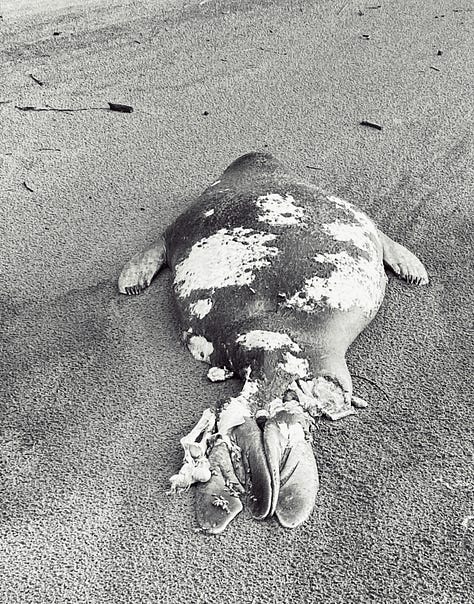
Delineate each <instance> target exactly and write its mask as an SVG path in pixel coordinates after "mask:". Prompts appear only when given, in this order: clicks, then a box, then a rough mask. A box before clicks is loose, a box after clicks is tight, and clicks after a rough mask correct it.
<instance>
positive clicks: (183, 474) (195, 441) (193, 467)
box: [168, 408, 216, 493]
mask: <svg viewBox="0 0 474 604" xmlns="http://www.w3.org/2000/svg"><path fill="white" fill-rule="evenodd" d="M215 426H216V414H215V411H214V410H213V409H211V408H208V409H206V410H205V411H204V413H203V414H202V416H201V419H200V420H199V421H198V423H197V424H196V426H195V427H194V428H193V429H192V430H191V432H189V434H187V435H186V436H183V438H182V439H181V441H180V442H181V445H182V447H183V449H184V463H183V465H182V467H181V469H180V471H179V472H178V474H174V476H172V477H171V478H170V482H171V488H170V490H169V491H168V492H169V493H176V492H178V491H181V490H186V489H189V487H190V486H191V485H192V484H194V483H195V482H207V481H208V480H209V479H210V478H211V468H210V464H209V460H208V459H207V457H206V451H207V446H208V443H209V440H210V438H211V437H212V435H213V433H214V430H215Z"/></svg>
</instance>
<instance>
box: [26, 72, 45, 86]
mask: <svg viewBox="0 0 474 604" xmlns="http://www.w3.org/2000/svg"><path fill="white" fill-rule="evenodd" d="M28 75H29V76H30V78H31V79H32V80H33V82H36V83H37V84H38V86H44V82H42V81H41V80H38V78H35V76H34V75H33V74H32V73H29V74H28Z"/></svg>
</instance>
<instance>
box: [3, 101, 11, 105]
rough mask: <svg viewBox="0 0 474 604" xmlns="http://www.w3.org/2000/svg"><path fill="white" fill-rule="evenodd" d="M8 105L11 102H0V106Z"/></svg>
mask: <svg viewBox="0 0 474 604" xmlns="http://www.w3.org/2000/svg"><path fill="white" fill-rule="evenodd" d="M8 103H11V101H0V105H7V104H8Z"/></svg>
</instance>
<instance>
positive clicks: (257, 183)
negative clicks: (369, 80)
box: [119, 153, 428, 533]
mask: <svg viewBox="0 0 474 604" xmlns="http://www.w3.org/2000/svg"><path fill="white" fill-rule="evenodd" d="M384 263H385V264H387V265H388V266H390V267H391V268H392V269H393V270H394V271H395V272H396V273H397V274H399V275H400V276H401V277H402V278H404V279H406V280H407V281H408V282H410V283H420V284H421V283H427V282H428V275H427V273H426V270H425V269H424V267H423V265H422V263H421V262H420V261H419V260H418V258H416V256H415V255H414V254H412V253H411V252H410V251H409V250H407V249H406V248H405V247H403V246H402V245H400V244H398V243H396V242H394V241H392V240H391V239H390V238H389V237H388V236H386V235H384V234H383V233H382V232H381V231H380V230H378V229H377V228H376V226H375V224H374V223H373V222H372V220H371V219H370V218H369V217H368V216H366V215H365V214H364V213H363V212H361V211H360V210H358V209H357V208H356V207H355V206H353V205H351V204H350V203H348V202H346V201H344V200H342V199H339V198H337V197H334V196H332V195H326V194H325V193H324V192H322V191H321V190H320V189H318V188H317V187H315V186H312V185H311V184H308V183H304V182H301V181H300V180H299V179H298V178H296V177H295V176H293V175H292V174H291V173H290V172H289V171H288V170H287V169H286V168H285V167H284V166H283V165H282V164H281V163H280V162H278V161H277V160H276V159H275V158H274V157H273V156H271V155H269V154H263V153H251V154H248V155H244V156H242V157H240V158H239V159H237V160H236V161H235V162H234V163H233V164H231V165H230V166H229V167H228V168H227V169H226V170H225V171H224V173H223V174H222V175H221V176H220V177H219V178H218V179H217V180H216V181H215V182H214V183H212V184H211V185H210V186H209V187H208V188H207V189H206V190H205V191H204V192H203V193H202V194H201V195H200V196H199V198H198V199H197V200H196V201H195V202H194V203H193V204H192V205H191V206H190V207H189V208H188V209H187V210H186V211H185V212H184V213H183V214H181V215H180V216H179V217H178V218H177V219H176V220H175V222H174V223H173V224H172V225H170V226H169V227H168V229H167V230H166V232H165V233H164V235H163V236H162V237H161V238H160V239H159V240H158V241H157V242H156V243H154V244H153V245H152V246H151V247H149V248H147V249H146V250H144V251H143V252H141V253H139V254H136V255H135V256H134V257H133V258H132V259H131V260H130V261H129V262H128V263H127V264H126V265H125V267H124V268H123V270H122V273H121V275H120V277H119V290H120V291H121V292H123V293H127V294H137V293H140V291H142V290H143V289H145V288H146V287H147V286H148V285H149V284H150V282H151V280H152V279H153V277H154V276H155V275H156V274H157V273H158V271H159V270H160V268H161V267H162V266H164V265H165V264H168V266H169V267H170V268H171V270H172V271H173V291H174V297H175V300H176V305H177V309H178V313H179V317H180V321H181V325H182V333H183V337H184V341H185V342H186V344H187V346H188V348H189V350H190V352H191V353H192V354H193V356H194V357H195V358H196V359H198V360H200V361H204V362H206V363H209V364H210V365H212V367H211V369H210V371H209V374H208V377H209V379H210V380H211V381H216V380H220V379H226V378H227V377H230V376H232V375H236V376H238V377H240V378H241V379H242V380H243V382H244V383H243V387H242V391H241V392H240V394H239V395H238V396H237V397H230V399H228V400H225V401H221V402H220V403H218V404H217V405H216V406H215V407H211V408H208V409H206V410H205V411H204V413H203V414H202V417H201V419H200V420H199V421H198V423H197V424H196V426H195V427H194V428H193V429H192V430H191V432H190V433H189V434H187V435H186V436H185V437H183V438H182V439H181V444H182V446H183V448H184V451H185V454H184V460H183V466H182V468H181V469H180V471H179V473H178V474H175V475H174V476H172V477H171V490H172V491H178V490H183V489H186V488H188V487H189V486H190V485H191V484H193V483H195V482H198V483H199V485H198V489H197V497H196V506H197V519H198V523H199V525H200V526H201V528H202V529H203V530H206V531H209V532H211V533H220V532H221V531H223V530H224V529H225V527H226V526H227V525H228V524H229V522H230V521H231V520H232V519H233V518H234V517H235V516H236V515H237V514H238V513H239V512H240V511H241V509H242V503H241V500H240V498H241V497H242V496H243V495H244V492H247V493H248V502H247V503H248V506H249V507H250V509H251V512H252V514H253V516H254V517H255V518H258V519H262V518H266V517H268V516H272V515H273V514H275V515H276V517H277V518H278V520H279V522H280V524H282V525H283V526H284V527H289V528H290V527H295V526H298V525H299V524H300V523H301V522H304V521H305V520H306V519H307V518H308V517H309V515H310V513H311V511H312V509H313V507H314V504H315V497H316V493H317V490H318V485H319V478H318V471H317V465H316V461H315V459H314V455H313V450H312V447H311V441H310V432H311V427H312V425H313V422H314V419H315V418H319V417H320V416H321V415H322V414H324V415H326V416H328V417H330V418H331V419H339V418H341V417H344V416H346V415H350V414H352V413H354V409H353V407H354V406H357V407H364V406H366V405H367V403H365V401H363V400H362V399H360V398H358V397H356V396H353V393H352V380H351V376H350V374H349V371H348V369H347V365H346V361H345V354H346V352H347V349H348V347H349V346H350V344H351V343H352V342H353V340H354V339H355V338H356V337H357V335H358V334H359V333H360V332H361V331H362V330H363V329H364V328H365V327H366V326H367V325H368V324H369V323H370V321H371V320H372V319H373V317H374V316H375V314H376V313H377V310H378V309H379V307H380V305H381V303H382V300H383V296H384V292H385V285H386V281H387V279H386V276H385V271H384ZM243 485H245V489H244V487H243Z"/></svg>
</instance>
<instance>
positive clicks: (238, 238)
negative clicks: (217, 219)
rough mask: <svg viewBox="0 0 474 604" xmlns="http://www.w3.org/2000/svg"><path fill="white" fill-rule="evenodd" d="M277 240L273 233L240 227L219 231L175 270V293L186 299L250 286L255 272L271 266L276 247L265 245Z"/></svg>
mask: <svg viewBox="0 0 474 604" xmlns="http://www.w3.org/2000/svg"><path fill="white" fill-rule="evenodd" d="M274 239H276V235H274V234H272V233H262V232H259V231H253V230H252V229H244V228H242V227H237V228H234V229H220V230H219V231H217V233H214V234H213V235H210V236H209V237H204V238H203V239H201V240H200V241H198V242H197V243H195V244H194V245H193V246H192V248H191V250H190V252H189V255H188V257H187V258H185V259H184V260H182V261H181V262H180V263H179V264H178V265H177V266H176V269H175V280H174V284H175V289H176V291H177V293H178V295H179V296H181V297H183V298H184V297H186V296H189V295H190V294H191V292H193V291H194V290H197V289H207V290H211V291H214V290H215V289H218V288H220V287H228V286H230V285H239V286H242V285H250V283H252V281H253V280H254V279H255V275H254V271H256V270H258V269H261V268H262V267H264V266H268V265H269V264H270V260H269V258H271V257H273V256H276V255H277V254H278V253H279V250H278V249H277V248H276V247H269V246H267V245H265V244H266V243H267V242H269V241H273V240H274Z"/></svg>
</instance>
